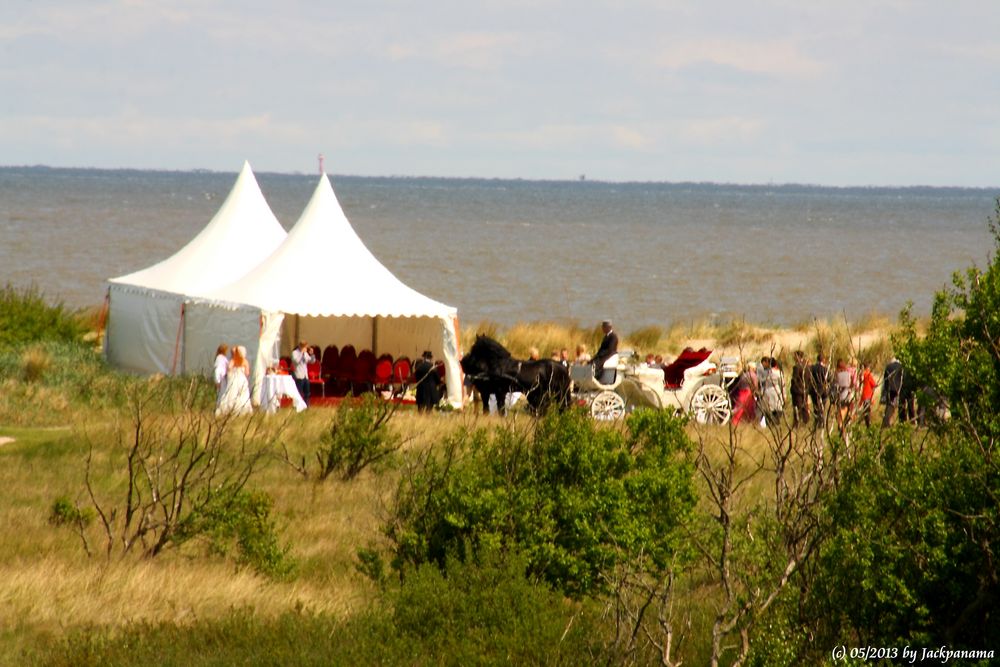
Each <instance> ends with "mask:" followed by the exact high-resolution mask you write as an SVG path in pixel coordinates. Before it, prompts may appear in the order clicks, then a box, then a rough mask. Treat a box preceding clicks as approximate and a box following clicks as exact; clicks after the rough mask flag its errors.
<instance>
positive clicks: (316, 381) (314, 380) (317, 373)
mask: <svg viewBox="0 0 1000 667" xmlns="http://www.w3.org/2000/svg"><path fill="white" fill-rule="evenodd" d="M306 372H307V373H308V377H309V385H310V387H312V385H319V395H320V396H323V397H325V396H326V382H325V381H324V380H323V376H322V372H323V366H322V364H321V363H320V362H318V361H316V362H313V363H311V364H306ZM310 391H312V389H310Z"/></svg>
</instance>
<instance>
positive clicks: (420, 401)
mask: <svg viewBox="0 0 1000 667" xmlns="http://www.w3.org/2000/svg"><path fill="white" fill-rule="evenodd" d="M413 377H414V378H416V380H417V412H430V411H431V410H433V409H434V406H435V405H437V404H438V401H439V400H441V397H440V395H439V394H438V380H439V378H438V374H437V371H435V370H434V355H433V354H431V351H430V350H426V351H425V352H424V353H423V355H421V357H420V360H419V361H418V362H417V363H416V364H414V366H413Z"/></svg>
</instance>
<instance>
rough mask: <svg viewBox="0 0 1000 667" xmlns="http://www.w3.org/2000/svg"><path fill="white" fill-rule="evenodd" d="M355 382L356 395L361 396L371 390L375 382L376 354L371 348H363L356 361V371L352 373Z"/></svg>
mask: <svg viewBox="0 0 1000 667" xmlns="http://www.w3.org/2000/svg"><path fill="white" fill-rule="evenodd" d="M351 381H352V382H353V383H354V387H353V388H354V395H355V396H360V395H361V394H362V393H364V392H366V391H371V389H372V385H373V384H374V382H375V355H374V354H373V353H372V351H371V350H361V352H359V353H358V358H357V359H356V360H355V362H354V373H353V374H352V375H351Z"/></svg>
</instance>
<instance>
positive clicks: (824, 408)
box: [790, 350, 917, 431]
mask: <svg viewBox="0 0 1000 667" xmlns="http://www.w3.org/2000/svg"><path fill="white" fill-rule="evenodd" d="M910 380H911V378H910V376H909V375H908V374H907V373H904V370H903V365H902V363H900V361H899V359H896V358H895V357H892V359H890V361H889V363H888V364H887V365H886V367H885V370H884V371H883V373H882V381H881V383H880V382H879V381H878V379H877V378H876V376H875V374H874V373H873V372H872V369H871V364H870V363H869V362H868V361H863V362H862V363H861V364H860V369H859V368H858V366H857V365H855V364H853V363H848V362H847V361H846V360H844V359H837V362H836V365H835V366H834V368H833V369H832V370H831V369H830V367H829V364H828V362H827V358H826V355H825V354H824V353H822V352H821V353H819V354H818V355H817V356H816V363H814V364H812V365H808V363H807V361H806V357H805V353H803V352H802V351H801V350H797V351H796V352H795V368H794V369H793V370H792V382H791V386H790V393H791V397H792V406H793V409H794V422H793V423H794V425H796V426H798V425H799V424H807V423H808V422H809V419H810V416H811V417H812V419H814V420H815V422H816V424H817V426H823V425H824V424H825V420H826V416H827V414H828V410H829V409H830V408H835V412H834V414H835V415H836V418H837V425H838V427H839V428H840V429H841V431H843V430H844V429H845V428H846V426H847V424H848V423H849V422H850V421H851V420H852V419H855V418H857V419H861V420H863V421H864V423H865V426H871V417H872V402H873V400H874V398H875V389H876V388H878V387H879V385H880V384H881V387H882V392H881V402H882V404H883V405H884V406H885V411H884V413H883V415H882V426H883V427H888V426H891V425H892V422H893V418H894V416H896V415H897V414H898V417H899V420H900V421H913V420H914V419H915V418H916V416H917V415H916V409H915V398H916V392H915V391H913V387H912V381H910Z"/></svg>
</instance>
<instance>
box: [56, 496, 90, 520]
mask: <svg viewBox="0 0 1000 667" xmlns="http://www.w3.org/2000/svg"><path fill="white" fill-rule="evenodd" d="M95 516H96V515H95V513H94V510H92V509H90V508H89V507H88V508H84V509H80V507H79V505H77V504H75V503H74V502H73V501H71V500H70V499H69V498H67V497H66V496H60V497H59V498H56V499H55V501H54V502H53V503H52V508H51V509H50V510H49V523H50V524H52V525H53V526H87V525H89V524H90V522H92V521H93V520H94V517H95Z"/></svg>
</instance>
